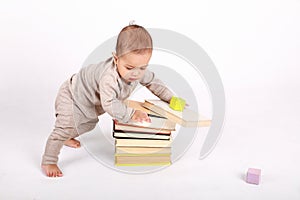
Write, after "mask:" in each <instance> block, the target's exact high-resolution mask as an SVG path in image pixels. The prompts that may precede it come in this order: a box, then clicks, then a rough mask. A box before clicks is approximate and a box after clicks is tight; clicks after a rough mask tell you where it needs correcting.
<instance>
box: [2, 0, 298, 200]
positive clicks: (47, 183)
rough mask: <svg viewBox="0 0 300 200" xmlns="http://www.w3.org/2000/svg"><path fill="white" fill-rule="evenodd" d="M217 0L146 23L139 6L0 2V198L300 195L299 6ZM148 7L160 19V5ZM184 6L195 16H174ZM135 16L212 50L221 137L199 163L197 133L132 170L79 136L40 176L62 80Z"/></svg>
mask: <svg viewBox="0 0 300 200" xmlns="http://www.w3.org/2000/svg"><path fill="white" fill-rule="evenodd" d="M222 2H223V1H220V2H218V3H216V2H215V1H207V2H204V1H201V2H200V4H201V5H202V6H201V7H199V6H198V4H195V5H193V4H192V3H190V4H189V5H188V6H185V7H182V5H180V4H178V5H177V4H176V5H173V6H172V8H173V9H174V11H173V10H169V11H168V15H167V17H170V18H167V17H166V18H161V17H160V16H161V15H154V16H153V18H152V17H151V19H150V18H149V19H148V18H147V19H146V18H144V17H143V16H144V12H141V11H138V12H137V9H136V8H135V6H138V5H139V2H136V3H135V4H134V5H135V6H133V7H132V8H130V11H131V12H126V13H124V12H121V11H123V10H122V9H121V8H122V6H118V9H119V10H117V11H116V12H114V15H116V17H114V18H111V20H108V21H106V20H107V18H110V17H107V16H108V13H107V12H106V14H105V13H104V14H103V13H101V12H99V6H100V5H97V6H96V3H95V2H94V3H95V5H94V6H93V3H91V4H89V3H79V2H77V3H74V4H73V2H72V3H62V2H55V1H53V2H52V1H51V2H49V3H47V4H46V5H39V3H38V2H35V1H34V0H31V1H28V2H27V1H26V3H25V2H23V3H22V2H18V3H17V2H14V1H11V2H10V3H8V4H7V5H5V6H4V7H3V6H0V10H1V9H2V8H5V9H4V10H1V12H0V15H4V17H3V16H1V21H0V22H1V23H2V22H4V23H3V25H2V24H1V33H0V35H1V34H4V35H3V36H2V35H1V37H0V42H1V45H0V53H1V59H0V67H1V72H0V96H1V98H0V135H1V138H0V152H1V154H0V155H1V159H0V199H43V200H44V199H83V198H84V199H145V200H147V199H178V200H179V199H195V200H196V199H197V200H198V199H209V200H210V199H231V200H232V199H249V200H253V199H272V200H277V199H278V200H281V199H289V200H298V199H300V171H299V168H300V157H299V155H300V123H299V120H300V92H299V88H300V80H299V78H298V76H299V72H300V70H299V66H300V61H299V52H300V44H299V22H300V17H299V12H298V11H299V8H300V4H299V2H298V1H286V2H283V1H264V2H261V1H251V3H250V2H248V3H247V4H246V3H245V2H244V3H239V2H238V1H226V3H225V2H223V3H222ZM169 3H171V2H169ZM172 4H173V1H172ZM105 5H106V6H107V7H108V8H109V7H111V8H115V4H113V3H109V2H107V4H105ZM126 5H127V4H126ZM217 5H218V6H217ZM124 6H125V4H124ZM149 6H150V5H149ZM151 6H153V7H152V9H157V10H158V11H160V12H164V9H163V7H164V8H167V7H168V5H167V4H163V5H160V6H157V5H156V6H155V5H151ZM100 7H101V6H100ZM168 8H169V7H168ZM183 8H186V9H192V11H191V12H187V13H186V14H185V16H179V15H178V13H179V11H182V9H183ZM103 9H104V8H103ZM128 9H129V8H128ZM107 10H111V9H107ZM150 10H151V9H150ZM10 11H13V12H10ZM175 11H176V12H175ZM132 13H136V16H132ZM158 13H159V12H158ZM254 13H255V15H254ZM194 15H196V17H195V16H194ZM147 16H148V15H147ZM164 16H165V15H164ZM105 17H106V18H105ZM132 17H134V18H135V19H136V20H140V22H141V24H145V26H152V27H161V28H166V29H172V30H174V31H178V32H181V33H183V34H186V35H187V36H188V37H191V38H192V39H193V40H194V41H196V42H198V43H199V44H200V45H201V46H203V48H204V49H205V50H206V51H207V53H208V54H209V55H210V57H211V58H212V60H213V61H214V63H215V64H216V66H217V68H218V71H219V73H220V76H221V77H222V80H223V84H224V87H225V93H226V104H227V107H226V122H225V126H224V129H223V132H222V137H221V139H220V140H219V142H218V144H217V146H216V148H215V149H214V151H213V152H212V153H211V154H210V155H209V156H208V157H207V158H205V159H204V160H199V159H198V158H199V154H200V149H201V146H202V143H203V141H204V139H205V136H206V134H207V131H208V128H202V129H200V130H199V131H198V133H197V137H196V138H195V140H194V142H193V143H192V145H191V147H190V148H189V149H188V151H187V152H186V153H185V154H184V155H183V156H182V157H181V159H179V160H177V161H176V162H174V163H173V164H172V165H171V166H169V167H166V168H164V169H162V170H158V171H156V172H152V173H143V174H132V173H123V172H120V171H118V170H114V169H112V168H110V167H107V165H104V164H102V163H101V162H99V161H98V160H97V159H95V157H93V156H92V155H91V154H90V153H89V152H88V151H87V150H91V147H92V145H94V144H95V137H96V136H97V135H95V134H92V133H91V134H86V135H85V136H84V138H82V139H84V144H85V145H87V146H86V147H88V148H84V147H83V148H80V149H70V148H66V147H64V148H63V149H62V152H61V156H60V164H59V165H60V167H61V169H62V171H63V173H64V177H62V178H47V177H45V176H44V175H43V173H42V172H41V170H40V161H41V156H42V153H43V148H44V145H45V142H46V139H47V137H48V135H49V133H50V131H51V129H52V126H53V123H54V108H53V107H54V106H53V104H54V98H55V96H56V92H57V89H58V87H59V85H60V84H61V83H62V82H63V81H64V80H65V79H66V78H67V77H68V76H70V75H71V74H72V73H74V72H76V71H78V69H79V68H80V66H81V64H82V63H83V61H84V59H85V58H86V57H87V55H88V54H89V53H90V52H91V51H92V50H93V49H94V48H96V46H97V45H99V44H100V43H101V42H103V41H104V40H105V39H107V38H109V37H111V36H112V34H116V31H119V27H121V26H123V25H124V23H127V21H129V20H130V19H132ZM182 17H183V18H182ZM101 19H105V20H102V21H101ZM117 19H122V20H123V21H119V22H117ZM193 19H195V20H193ZM196 19H197V20H196ZM89 20H90V21H89ZM99 20H100V21H99ZM206 20H210V21H206ZM87 21H89V23H87ZM112 21H113V22H112ZM97 23H100V24H101V26H100V27H98V26H96V24H97ZM102 23H103V24H102ZM115 23H116V24H115ZM156 23H158V24H156ZM114 24H115V25H116V26H114ZM103 27H105V29H103ZM91 30H94V31H91ZM104 30H107V32H105V31H104ZM99 38H100V39H99ZM104 127H106V130H108V129H109V125H105V126H104ZM105 137H106V138H107V139H108V141H109V142H111V143H110V144H111V146H110V147H109V148H108V149H106V148H105V149H104V148H102V149H101V150H102V151H104V152H105V151H107V152H108V154H107V155H109V153H111V149H112V145H113V144H112V141H113V140H112V138H111V137H110V132H109V131H107V132H105ZM96 150H97V149H96ZM106 159H107V161H109V159H112V158H111V157H109V156H108V157H107V158H106ZM250 167H253V168H260V169H261V170H262V179H261V184H260V185H252V184H247V183H246V182H245V180H244V179H245V174H246V171H247V169H248V168H250Z"/></svg>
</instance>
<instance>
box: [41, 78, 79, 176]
mask: <svg viewBox="0 0 300 200" xmlns="http://www.w3.org/2000/svg"><path fill="white" fill-rule="evenodd" d="M55 111H56V121H55V128H54V130H53V131H52V133H51V135H50V136H49V138H48V140H47V144H46V148H45V152H44V155H43V160H42V169H43V171H44V172H45V174H46V175H47V176H50V177H57V176H62V172H61V171H60V169H59V168H58V166H57V162H58V155H59V153H60V150H61V148H62V146H63V145H64V143H65V142H66V141H68V140H70V139H72V138H75V137H76V136H78V133H77V131H76V128H75V123H74V117H73V100H72V95H71V92H70V89H69V81H66V82H65V83H64V84H63V85H62V86H61V88H60V90H59V92H58V95H57V98H56V101H55Z"/></svg>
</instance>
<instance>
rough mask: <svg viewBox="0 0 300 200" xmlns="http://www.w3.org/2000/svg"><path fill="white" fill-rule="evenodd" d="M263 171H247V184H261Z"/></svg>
mask: <svg viewBox="0 0 300 200" xmlns="http://www.w3.org/2000/svg"><path fill="white" fill-rule="evenodd" d="M260 176H261V170H260V169H254V168H249V169H248V171H247V177H246V182H247V183H251V184H256V185H258V184H259V182H260Z"/></svg>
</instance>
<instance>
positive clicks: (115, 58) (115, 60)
mask: <svg viewBox="0 0 300 200" xmlns="http://www.w3.org/2000/svg"><path fill="white" fill-rule="evenodd" d="M112 55H113V59H114V63H115V64H117V61H118V56H117V55H116V53H115V52H112Z"/></svg>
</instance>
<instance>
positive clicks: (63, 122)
mask: <svg viewBox="0 0 300 200" xmlns="http://www.w3.org/2000/svg"><path fill="white" fill-rule="evenodd" d="M138 83H140V84H141V85H143V86H146V87H147V88H148V89H149V90H150V91H151V92H152V93H153V94H155V95H156V96H158V97H159V98H160V99H162V100H164V101H169V100H170V99H171V97H172V96H173V93H172V92H171V91H170V90H169V89H168V88H167V87H166V86H165V85H164V84H163V82H162V81H160V80H159V79H157V78H155V75H154V73H153V72H150V71H149V70H146V72H145V75H144V77H143V78H142V79H141V80H139V81H134V82H131V83H129V84H128V83H126V82H125V81H124V80H123V79H122V78H121V77H120V75H119V73H118V71H117V67H116V66H115V65H114V63H113V59H112V58H109V59H107V60H106V61H104V62H100V63H98V64H92V65H89V66H87V67H84V68H82V69H81V70H80V71H79V72H78V73H77V74H75V75H73V76H72V77H71V78H70V79H69V80H67V81H66V82H64V83H63V85H62V86H61V87H60V89H59V92H58V95H57V98H56V101H55V111H56V112H55V115H56V122H55V127H54V130H53V131H52V133H51V135H50V136H49V138H48V140H47V144H46V148H45V153H44V155H43V160H42V164H56V163H57V161H58V155H59V152H60V149H61V148H62V146H63V143H64V141H66V140H68V139H71V138H75V137H77V136H78V135H80V134H83V133H86V132H88V131H90V130H92V129H94V128H95V126H96V124H97V122H98V116H99V115H101V114H103V113H105V112H107V113H108V114H109V115H111V116H112V117H113V118H115V119H117V120H120V121H124V122H127V121H128V120H129V119H130V118H131V116H132V115H133V113H134V110H133V109H132V108H129V107H127V106H126V105H125V104H124V103H123V101H124V100H125V99H127V98H128V97H129V96H130V94H131V93H132V91H133V90H134V89H135V88H136V86H137V85H138Z"/></svg>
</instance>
